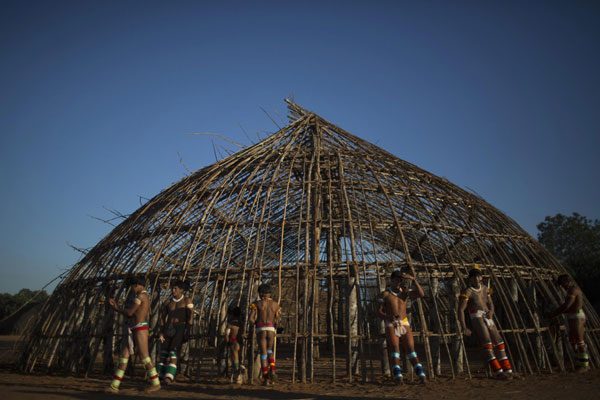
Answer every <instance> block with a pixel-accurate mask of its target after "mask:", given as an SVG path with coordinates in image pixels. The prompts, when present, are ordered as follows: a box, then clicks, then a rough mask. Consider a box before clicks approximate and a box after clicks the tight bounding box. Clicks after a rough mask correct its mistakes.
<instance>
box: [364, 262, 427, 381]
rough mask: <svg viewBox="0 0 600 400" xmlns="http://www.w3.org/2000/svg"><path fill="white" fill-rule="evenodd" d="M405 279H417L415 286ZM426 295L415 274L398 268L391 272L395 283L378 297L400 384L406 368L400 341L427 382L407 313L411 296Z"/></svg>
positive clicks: (421, 377) (418, 372) (393, 363)
mask: <svg viewBox="0 0 600 400" xmlns="http://www.w3.org/2000/svg"><path fill="white" fill-rule="evenodd" d="M404 280H407V281H409V282H410V283H412V282H414V284H415V288H414V289H411V288H410V286H411V285H410V284H409V285H408V286H406V285H405V284H404ZM420 297H425V292H424V291H423V288H422V287H421V285H419V282H417V280H416V279H415V277H413V276H412V275H409V274H406V273H402V272H401V271H394V272H392V275H391V284H390V287H388V288H387V289H386V290H385V291H384V292H383V293H382V294H381V297H380V298H379V299H378V302H379V307H378V308H377V311H376V314H377V316H378V317H379V318H381V319H383V320H384V321H385V339H386V341H387V347H388V349H389V350H390V358H391V365H392V373H393V375H394V381H395V382H396V384H398V385H401V384H402V369H401V368H400V342H402V347H403V348H404V352H405V354H408V358H409V360H410V362H411V364H412V365H413V368H414V370H415V373H416V374H417V376H418V377H419V380H420V381H421V383H423V384H425V383H426V382H427V378H426V376H425V370H424V369H423V366H422V365H421V363H420V362H419V358H418V357H417V353H416V352H415V341H414V338H413V334H412V330H411V329H410V324H409V323H408V317H407V315H406V301H407V299H409V298H411V299H418V298H420Z"/></svg>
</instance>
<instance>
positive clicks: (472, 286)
mask: <svg viewBox="0 0 600 400" xmlns="http://www.w3.org/2000/svg"><path fill="white" fill-rule="evenodd" d="M482 281H483V275H482V274H481V270H480V269H479V268H478V267H477V266H476V267H475V268H473V269H472V270H471V271H469V276H468V278H467V283H468V285H469V286H468V287H467V288H466V290H465V291H464V292H463V293H461V295H460V302H459V304H458V320H459V321H460V325H461V327H462V330H463V334H464V335H466V336H471V333H472V332H471V330H470V329H468V328H467V325H466V323H465V310H466V309H467V306H468V308H469V317H470V318H471V326H472V328H473V331H475V334H476V335H477V338H478V339H479V342H480V343H481V344H482V346H483V351H484V352H485V354H486V357H487V362H488V364H489V365H490V367H491V368H492V372H493V373H494V377H495V378H497V379H510V378H512V376H513V375H512V367H511V365H510V361H509V360H508V357H507V356H506V351H505V347H504V342H503V341H502V337H501V336H500V333H499V332H498V329H497V328H496V324H494V321H493V316H494V302H493V301H492V298H491V293H490V291H489V290H488V288H487V286H485V285H482ZM494 351H495V354H494ZM496 357H497V358H496ZM498 361H499V362H498Z"/></svg>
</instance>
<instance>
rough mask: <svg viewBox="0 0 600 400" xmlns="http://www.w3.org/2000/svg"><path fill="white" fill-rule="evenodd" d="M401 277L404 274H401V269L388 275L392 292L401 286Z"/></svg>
mask: <svg viewBox="0 0 600 400" xmlns="http://www.w3.org/2000/svg"><path fill="white" fill-rule="evenodd" d="M403 277H404V272H402V269H397V270H395V271H393V272H392V273H391V275H390V283H391V284H390V287H392V288H393V289H394V290H397V289H398V288H399V287H400V286H402V279H403Z"/></svg>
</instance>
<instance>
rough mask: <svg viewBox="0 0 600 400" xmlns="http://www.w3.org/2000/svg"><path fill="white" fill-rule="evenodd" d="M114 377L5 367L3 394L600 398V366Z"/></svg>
mask: <svg viewBox="0 0 600 400" xmlns="http://www.w3.org/2000/svg"><path fill="white" fill-rule="evenodd" d="M109 382H110V378H109V377H106V378H103V377H93V378H88V379H83V378H76V377H70V376H69V377H65V376H48V375H23V374H18V373H16V372H14V371H13V370H11V369H8V368H7V367H6V366H4V368H2V369H0V388H1V392H0V393H2V395H1V399H2V400H6V399H22V400H34V399H35V400H38V399H39V400H41V399H108V398H127V399H137V398H146V397H149V398H157V399H173V398H197V399H239V400H242V399H295V400H300V399H319V400H330V399H361V398H371V399H387V398H395V399H424V400H428V399H466V398H469V399H478V398H484V397H485V398H487V399H490V400H495V399H498V400H500V399H503V400H505V399H507V398H509V399H532V398H539V399H598V398H600V371H599V370H594V371H590V372H588V373H585V374H576V373H567V374H555V375H534V376H527V377H526V378H524V379H519V380H513V381H509V382H500V381H494V380H489V379H486V378H474V379H473V380H472V381H468V380H465V379H457V380H454V381H452V380H449V379H437V380H436V381H434V382H430V383H429V384H428V385H427V386H421V385H417V384H413V383H411V382H407V384H406V385H404V386H401V387H398V386H394V385H392V383H391V382H389V381H384V382H382V383H367V384H360V383H356V384H349V383H337V384H326V383H320V384H313V385H310V384H295V385H292V384H290V383H285V382H282V383H276V384H275V385H274V386H272V387H263V386H261V385H242V386H237V385H232V384H230V383H229V382H228V381H225V380H222V381H216V382H214V383H211V384H207V383H204V384H199V383H188V382H176V383H174V384H172V385H170V386H169V387H163V389H162V390H161V391H159V392H155V393H151V394H146V393H144V392H143V389H144V385H145V383H144V382H143V381H142V380H141V379H131V380H124V381H123V383H122V385H121V392H120V393H119V394H118V395H113V394H104V393H103V390H104V388H106V387H107V386H108V384H109Z"/></svg>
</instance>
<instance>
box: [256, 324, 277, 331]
mask: <svg viewBox="0 0 600 400" xmlns="http://www.w3.org/2000/svg"><path fill="white" fill-rule="evenodd" d="M258 332H277V330H276V329H275V324H274V323H272V322H257V323H256V333H258Z"/></svg>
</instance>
